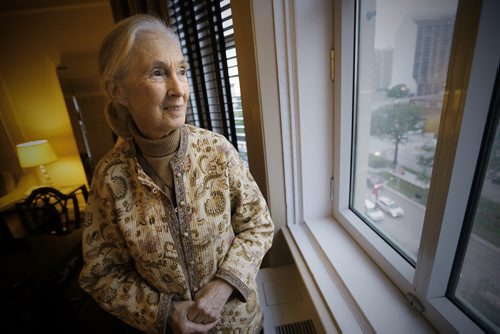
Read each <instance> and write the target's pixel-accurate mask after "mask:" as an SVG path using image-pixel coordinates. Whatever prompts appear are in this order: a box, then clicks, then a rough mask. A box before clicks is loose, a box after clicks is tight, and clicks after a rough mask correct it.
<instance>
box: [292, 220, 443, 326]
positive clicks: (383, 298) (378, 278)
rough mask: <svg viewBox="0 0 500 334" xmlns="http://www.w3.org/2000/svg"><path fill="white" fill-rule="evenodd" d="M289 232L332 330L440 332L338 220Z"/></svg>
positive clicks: (312, 223)
mask: <svg viewBox="0 0 500 334" xmlns="http://www.w3.org/2000/svg"><path fill="white" fill-rule="evenodd" d="M284 235H285V238H286V240H287V243H288V245H289V247H290V249H291V252H292V255H293V257H294V260H295V262H296V264H297V267H298V269H299V272H300V274H301V276H302V278H303V280H304V282H305V284H306V286H307V289H308V292H309V293H310V294H311V297H312V298H313V300H314V302H315V307H316V309H317V311H318V314H319V316H320V319H321V321H322V323H323V326H324V327H325V331H326V332H327V333H331V332H334V331H335V332H337V331H338V332H344V333H367V332H368V333H370V332H380V333H405V334H409V333H431V332H435V330H434V328H433V327H432V326H431V325H430V324H429V322H428V321H427V320H426V319H425V318H424V317H423V316H422V315H421V314H420V313H418V312H417V311H416V310H414V309H413V308H412V307H411V306H410V304H409V303H408V301H407V300H406V298H405V296H404V295H403V294H402V293H401V291H400V290H398V289H397V287H396V286H395V285H394V284H393V283H392V282H391V281H390V280H389V278H388V277H387V276H385V274H384V273H383V272H382V271H381V270H380V269H379V268H378V267H377V266H376V264H375V263H374V262H373V261H372V260H371V259H370V258H369V257H368V255H367V254H366V253H365V252H364V251H363V250H362V249H361V248H360V247H359V245H357V244H356V243H355V242H354V240H353V239H352V238H351V237H350V236H349V234H348V233H347V232H346V231H345V230H344V229H343V228H342V227H341V226H340V225H339V223H338V222H336V221H335V220H334V219H333V218H326V219H321V220H315V221H309V222H308V223H307V224H299V225H291V226H288V227H287V228H285V229H284ZM318 297H319V298H318Z"/></svg>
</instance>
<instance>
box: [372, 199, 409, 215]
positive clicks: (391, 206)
mask: <svg viewBox="0 0 500 334" xmlns="http://www.w3.org/2000/svg"><path fill="white" fill-rule="evenodd" d="M377 206H378V207H379V208H380V209H381V210H383V211H385V212H387V213H388V214H390V215H391V217H393V218H396V217H401V216H403V215H404V214H405V212H404V211H403V209H402V208H401V207H400V206H398V205H397V204H396V202H394V201H393V200H392V199H390V198H389V197H385V196H381V197H379V199H378V201H377Z"/></svg>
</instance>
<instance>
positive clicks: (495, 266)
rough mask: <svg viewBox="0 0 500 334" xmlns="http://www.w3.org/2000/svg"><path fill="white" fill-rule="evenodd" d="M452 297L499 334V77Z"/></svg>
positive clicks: (472, 315)
mask: <svg viewBox="0 0 500 334" xmlns="http://www.w3.org/2000/svg"><path fill="white" fill-rule="evenodd" d="M496 81H497V82H496V86H495V92H494V97H493V99H492V105H491V109H490V117H489V119H488V121H487V126H488V128H487V130H486V131H485V135H484V139H483V145H482V152H481V154H480V159H479V163H478V166H477V171H476V182H475V185H474V186H473V191H472V194H471V197H470V200H469V209H468V212H467V214H466V220H465V224H464V227H463V232H462V240H461V243H460V248H459V249H460V250H462V251H459V252H458V253H457V256H456V260H455V268H454V271H453V272H454V274H453V277H452V280H451V282H450V286H449V288H448V290H449V292H448V295H449V297H450V299H452V300H453V301H454V302H455V303H456V304H457V305H459V307H461V308H462V309H463V310H464V311H465V312H467V313H468V314H469V316H471V317H472V318H473V319H475V320H476V321H477V322H479V323H481V324H482V325H483V326H484V327H485V328H486V329H488V330H489V331H491V332H499V331H500V316H499V314H500V214H499V212H500V123H499V117H500V75H499V74H498V73H497V80H496Z"/></svg>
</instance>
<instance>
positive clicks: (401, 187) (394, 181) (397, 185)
mask: <svg viewBox="0 0 500 334" xmlns="http://www.w3.org/2000/svg"><path fill="white" fill-rule="evenodd" d="M384 178H386V179H388V180H389V181H388V182H387V184H386V185H387V186H388V187H391V188H392V189H394V190H396V191H397V192H399V193H401V194H403V195H405V196H406V197H408V198H412V199H413V200H415V201H417V202H418V203H420V204H422V205H426V203H427V197H428V195H429V191H428V190H427V189H422V188H420V187H418V186H416V185H414V184H411V183H409V182H406V181H405V180H403V179H399V180H398V177H396V176H394V175H392V174H390V173H387V172H386V173H385V175H384Z"/></svg>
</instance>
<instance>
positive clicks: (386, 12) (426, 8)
mask: <svg viewBox="0 0 500 334" xmlns="http://www.w3.org/2000/svg"><path fill="white" fill-rule="evenodd" d="M372 1H376V11H377V14H376V28H375V29H376V32H375V48H376V49H387V48H394V41H395V36H396V32H397V30H398V28H399V26H400V25H401V24H402V23H403V21H404V20H405V19H406V18H407V17H412V18H413V17H422V16H440V15H454V14H455V13H456V9H457V2H458V0H366V2H367V3H369V2H372ZM361 3H362V4H363V1H361ZM361 10H362V11H363V9H361ZM362 15H363V14H362Z"/></svg>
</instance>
